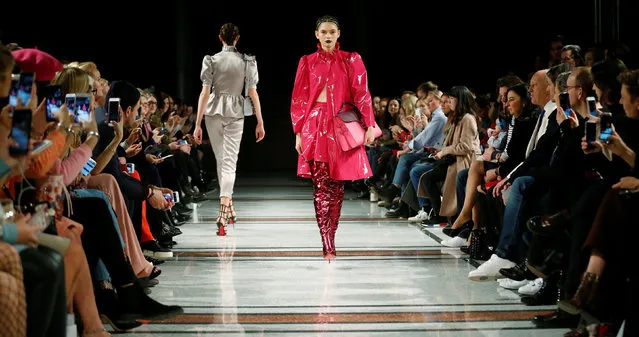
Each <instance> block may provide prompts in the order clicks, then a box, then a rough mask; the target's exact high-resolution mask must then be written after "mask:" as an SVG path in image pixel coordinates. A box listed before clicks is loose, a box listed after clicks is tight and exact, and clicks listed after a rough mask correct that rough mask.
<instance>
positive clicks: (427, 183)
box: [420, 165, 448, 216]
mask: <svg viewBox="0 0 639 337" xmlns="http://www.w3.org/2000/svg"><path fill="white" fill-rule="evenodd" d="M447 173H448V166H447V165H435V166H434V167H433V168H432V169H431V170H430V171H428V172H426V173H424V174H423V175H422V178H421V179H420V183H421V184H422V187H423V188H424V190H425V191H426V194H428V199H429V200H430V205H431V207H432V208H433V214H435V216H439V211H440V210H441V208H442V199H441V196H442V191H441V183H442V182H445V181H446V175H447Z"/></svg>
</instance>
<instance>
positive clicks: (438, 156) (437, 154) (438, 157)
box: [433, 151, 443, 160]
mask: <svg viewBox="0 0 639 337" xmlns="http://www.w3.org/2000/svg"><path fill="white" fill-rule="evenodd" d="M442 157H443V155H442V152H441V151H437V153H435V156H434V157H433V158H435V160H440V159H442Z"/></svg>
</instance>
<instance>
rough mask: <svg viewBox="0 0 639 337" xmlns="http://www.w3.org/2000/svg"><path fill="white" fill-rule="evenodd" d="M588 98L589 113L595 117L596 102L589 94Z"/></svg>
mask: <svg viewBox="0 0 639 337" xmlns="http://www.w3.org/2000/svg"><path fill="white" fill-rule="evenodd" d="M587 99H588V110H589V111H590V115H592V116H595V117H597V116H598V114H597V103H596V102H595V98H594V97H592V96H590V97H588V98H587Z"/></svg>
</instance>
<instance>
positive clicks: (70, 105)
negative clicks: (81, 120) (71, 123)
mask: <svg viewBox="0 0 639 337" xmlns="http://www.w3.org/2000/svg"><path fill="white" fill-rule="evenodd" d="M64 103H66V104H67V111H69V113H72V114H74V115H75V94H67V95H66V96H65V97H64Z"/></svg>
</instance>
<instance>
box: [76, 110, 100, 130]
mask: <svg viewBox="0 0 639 337" xmlns="http://www.w3.org/2000/svg"><path fill="white" fill-rule="evenodd" d="M80 124H81V125H82V128H83V129H84V130H85V131H87V132H90V131H93V132H98V124H97V123H96V122H95V110H93V109H92V110H91V111H90V112H89V120H88V121H86V122H80Z"/></svg>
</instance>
